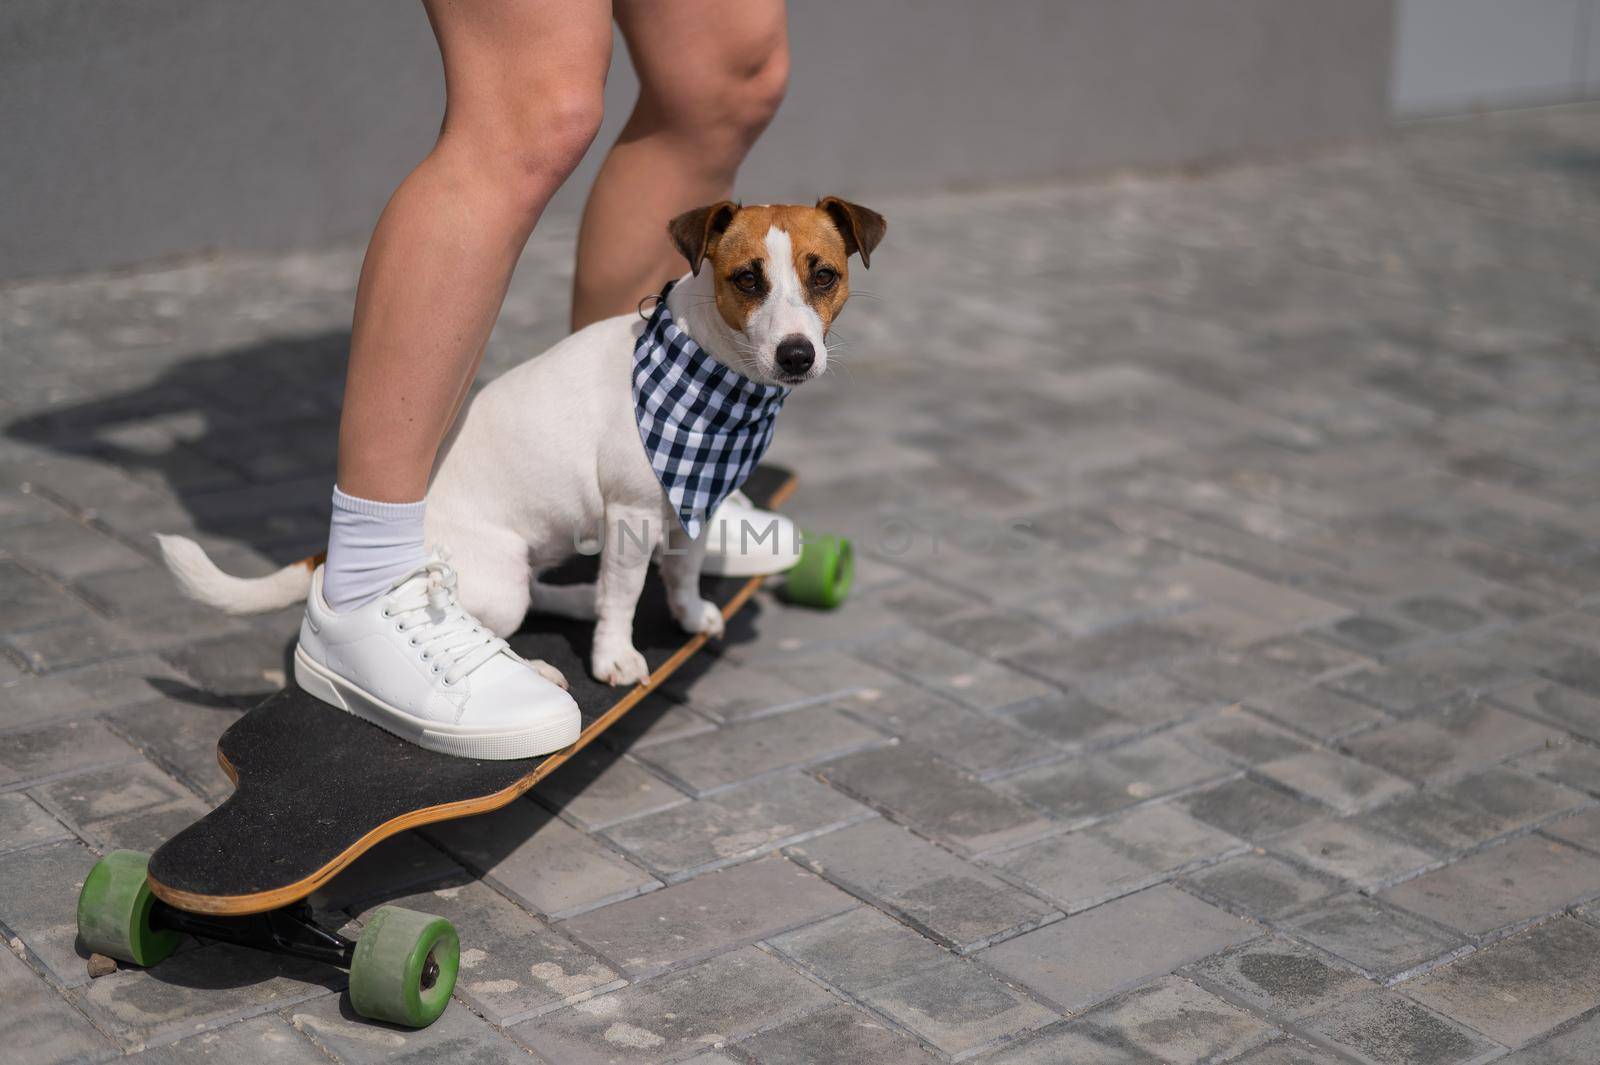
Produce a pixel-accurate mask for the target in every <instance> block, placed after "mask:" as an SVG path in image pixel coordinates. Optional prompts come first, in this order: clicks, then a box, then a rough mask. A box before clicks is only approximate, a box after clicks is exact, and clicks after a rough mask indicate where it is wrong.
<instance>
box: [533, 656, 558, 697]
mask: <svg viewBox="0 0 1600 1065" xmlns="http://www.w3.org/2000/svg"><path fill="white" fill-rule="evenodd" d="M528 665H530V666H532V667H533V671H534V672H535V673H537V674H539V676H541V677H543V678H544V679H545V680H547V681H549V682H550V683H551V684H554V685H555V686H556V687H558V688H560V689H561V690H562V691H566V690H567V678H566V677H565V676H563V675H562V672H561V671H560V670H559V669H557V668H556V667H555V666H552V665H551V664H550V663H549V662H546V661H545V660H544V659H542V658H532V659H529V660H528Z"/></svg>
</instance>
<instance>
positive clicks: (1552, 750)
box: [1512, 742, 1600, 796]
mask: <svg viewBox="0 0 1600 1065" xmlns="http://www.w3.org/2000/svg"><path fill="white" fill-rule="evenodd" d="M1512 764H1513V765H1515V766H1519V767H1521V768H1523V769H1527V770H1529V771H1531V772H1534V773H1537V774H1539V775H1540V776H1541V777H1544V778H1545V779H1547V780H1554V781H1557V782H1558V783H1561V784H1565V785H1567V786H1568V787H1571V788H1577V789H1578V790H1579V791H1584V792H1588V793H1589V794H1590V795H1592V796H1600V749H1597V748H1594V747H1588V746H1584V745H1581V744H1577V743H1571V742H1566V743H1554V744H1550V745H1549V746H1547V747H1545V748H1544V749H1543V750H1539V751H1535V752H1534V753H1532V754H1526V755H1523V756H1522V757H1521V758H1517V759H1514V760H1513V761H1512Z"/></svg>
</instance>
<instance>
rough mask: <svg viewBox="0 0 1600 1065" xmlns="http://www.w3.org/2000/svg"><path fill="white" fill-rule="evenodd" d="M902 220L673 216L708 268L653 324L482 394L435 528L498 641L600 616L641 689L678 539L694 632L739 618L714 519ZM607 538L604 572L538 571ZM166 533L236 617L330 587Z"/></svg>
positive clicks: (610, 648) (560, 356)
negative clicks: (716, 572) (719, 564)
mask: <svg viewBox="0 0 1600 1065" xmlns="http://www.w3.org/2000/svg"><path fill="white" fill-rule="evenodd" d="M885 228H886V225H885V222H884V220H883V218H882V216H880V215H879V214H877V213H876V212H875V211H871V210H868V209H867V208H865V207H860V206H858V205H856V204H853V203H847V202H845V201H844V200H841V199H838V198H836V197H827V198H825V199H822V200H820V201H818V203H817V204H816V206H815V207H805V206H797V205H772V206H768V205H762V206H751V207H742V206H739V205H737V204H734V203H731V202H728V201H723V202H721V203H716V204H712V205H711V206H709V207H702V208H698V209H696V210H693V211H689V212H686V213H684V214H682V215H679V216H678V217H677V218H674V219H673V220H672V222H671V223H670V224H669V225H668V232H669V233H670V234H671V237H672V240H673V242H674V243H675V244H676V245H677V247H678V249H679V250H680V251H682V252H683V255H684V257H685V258H686V259H688V261H689V273H687V274H685V275H684V276H683V277H682V278H680V279H679V280H678V281H677V282H675V283H673V284H671V285H669V286H668V288H667V291H666V292H665V294H664V298H663V299H662V300H661V301H660V302H659V304H658V306H657V307H656V309H655V313H654V314H653V315H652V317H651V318H650V320H649V321H648V322H641V321H640V320H639V318H638V316H636V315H631V314H630V315H622V316H619V317H616V318H611V319H607V320H605V321H602V322H596V323H595V324H593V325H590V326H588V327H587V328H585V329H582V330H580V331H579V332H577V333H575V334H573V335H572V336H570V337H568V338H567V339H565V340H563V341H561V342H560V343H559V344H557V345H555V347H553V348H551V349H550V350H549V351H548V352H546V353H545V354H543V355H541V356H539V357H537V358H534V359H532V360H530V361H528V362H526V363H523V364H522V365H520V366H518V367H516V368H514V369H512V370H510V371H508V372H507V373H505V374H504V375H503V376H501V377H500V378H498V379H496V380H495V381H494V382H492V383H491V384H489V385H488V386H487V387H486V388H484V389H483V390H482V392H480V393H479V394H478V395H476V396H475V397H474V398H473V399H472V400H471V402H470V403H469V404H468V405H467V407H466V409H465V411H464V412H463V414H462V416H461V417H460V419H459V420H458V422H457V424H456V427H455V429H454V431H453V432H452V434H451V436H450V437H449V439H447V440H446V442H445V444H444V446H443V448H442V449H441V454H440V458H439V460H438V462H437V464H436V467H435V470H434V476H433V480H432V482H431V484H430V486H429V488H428V493H427V512H426V525H425V531H426V539H427V542H428V544H429V545H431V546H435V547H438V546H445V547H447V548H448V550H449V553H450V556H451V566H452V567H453V568H454V570H455V572H456V574H457V575H458V576H457V578H456V579H457V580H458V582H459V583H458V588H457V592H458V595H459V602H460V604H461V606H462V607H463V608H464V609H465V610H466V611H467V612H469V613H470V614H471V615H473V616H475V617H476V618H478V619H479V620H480V621H481V622H482V624H483V625H484V626H486V627H487V628H488V629H490V630H492V632H493V633H494V634H495V635H496V636H498V637H505V636H509V635H510V634H511V633H513V632H514V631H516V629H517V627H518V626H519V625H520V624H521V622H522V619H523V617H524V615H526V614H527V612H528V610H529V607H530V606H532V608H533V609H535V610H540V611H544V612H548V613H555V614H562V615H565V616H570V617H578V618H584V619H589V620H593V621H594V622H595V631H594V644H593V653H592V657H591V660H590V669H591V670H592V671H593V673H594V675H595V677H596V678H598V679H600V680H603V681H605V682H606V683H608V684H615V685H631V684H637V683H640V682H642V681H645V680H646V679H647V678H648V676H649V669H648V667H647V666H646V664H645V659H644V656H643V655H641V654H640V653H639V651H638V650H637V649H636V648H635V647H634V644H633V617H634V609H635V606H636V604H637V602H638V598H639V595H640V592H641V591H642V589H643V587H644V583H645V574H646V570H647V567H648V565H649V562H650V559H651V556H652V553H653V552H654V550H655V548H656V547H657V546H665V547H666V548H668V550H664V551H662V552H661V553H660V566H661V575H662V579H663V582H664V584H665V586H666V589H667V595H668V597H669V602H670V606H671V608H672V614H673V617H675V618H676V619H677V621H678V623H679V624H680V625H682V626H683V629H684V631H685V632H689V633H704V634H706V635H708V636H717V635H720V634H721V633H722V627H723V622H722V613H721V611H719V610H718V609H717V608H716V606H715V605H713V604H712V603H710V602H708V601H707V600H705V599H703V598H702V597H701V595H700V571H701V565H702V561H703V560H704V557H705V551H706V546H705V540H706V536H705V535H704V529H705V527H706V525H707V522H708V520H709V519H710V517H711V515H712V514H713V512H714V511H715V510H716V507H717V505H718V504H719V503H721V502H722V501H723V500H724V499H726V498H727V496H728V495H729V494H730V493H731V492H732V491H733V490H735V489H737V488H738V486H739V484H740V483H741V482H742V481H743V479H744V477H745V476H747V475H748V474H749V472H750V470H751V469H753V468H754V466H755V464H756V461H757V460H759V458H760V457H761V452H762V451H763V450H764V449H765V447H766V445H767V442H768V441H769V440H770V438H771V430H772V420H773V419H774V418H775V417H776V415H777V411H778V408H779V407H780V406H781V405H782V401H783V398H784V397H785V396H787V394H788V392H789V390H790V389H792V388H793V387H795V386H797V385H800V384H802V383H804V382H806V381H809V380H811V379H813V378H815V377H817V376H819V375H820V374H822V373H823V372H824V371H825V370H826V369H827V367H828V348H827V345H826V342H825V341H826V337H827V334H828V330H829V328H830V326H831V325H832V324H833V321H834V319H835V318H837V317H838V315H839V312H840V310H841V309H842V308H843V307H844V303H845V300H846V298H847V297H848V296H849V292H850V283H849V262H848V260H849V257H850V256H851V255H852V254H859V255H860V256H861V263H862V265H863V266H867V265H869V260H870V257H871V255H872V251H873V249H875V248H876V247H877V246H878V243H879V241H881V240H882V239H883V235H884V232H885ZM703 266H704V268H703ZM641 444H642V445H643V446H641ZM595 540H599V541H600V542H601V552H600V570H599V579H598V582H597V583H596V584H594V585H584V586H552V585H546V584H541V583H540V582H539V581H538V574H539V573H540V572H541V571H543V570H546V569H549V568H550V567H553V566H555V565H557V564H559V563H560V562H562V561H564V560H565V559H566V558H568V557H570V556H571V555H572V554H573V553H574V551H575V546H576V545H578V544H581V543H585V542H589V543H592V542H594V541H595ZM160 542H161V547H162V551H163V554H164V556H165V558H166V561H167V564H168V566H169V567H170V568H171V570H172V571H173V573H174V574H175V576H176V577H177V579H178V581H179V583H180V585H181V586H182V588H183V590H184V591H185V592H186V593H187V594H188V595H189V596H191V597H193V598H195V599H198V600H200V601H202V602H205V603H209V604H211V605H212V606H215V607H218V608H219V609H222V610H226V611H228V612H230V613H236V614H247V613H259V612H264V611H268V610H276V609H281V608H283V607H285V606H288V605H290V604H292V603H295V602H298V601H300V600H302V599H305V598H306V596H307V594H308V593H309V592H311V591H312V582H313V573H314V569H315V565H316V561H317V559H316V558H311V559H305V560H302V561H301V562H297V563H294V564H291V565H289V566H286V567H284V568H283V569H281V570H279V571H278V572H277V573H274V574H272V575H270V576H267V577H262V578H259V579H255V580H245V579H241V578H237V577H232V576H229V575H227V574H225V573H223V572H222V571H221V570H219V569H218V568H217V567H216V565H215V564H213V563H212V561H211V560H210V559H209V558H208V557H207V556H206V554H205V553H204V551H203V550H202V549H201V548H200V546H199V545H198V544H196V543H194V542H193V541H192V540H187V539H185V538H183V537H178V536H163V537H161V538H160ZM309 619H310V613H309V612H308V624H311V623H312V622H311V621H310V620H309ZM312 643H313V641H311V640H309V639H308V638H306V636H305V634H304V633H302V641H301V647H300V648H297V650H296V656H295V675H296V679H297V680H298V681H300V683H301V686H302V687H305V688H306V689H307V690H309V691H311V692H312V693H313V694H318V695H320V696H321V697H322V698H324V699H326V700H327V701H329V702H333V703H335V705H346V700H341V699H338V698H329V694H328V693H326V692H324V691H323V690H322V689H323V688H326V687H327V686H328V684H329V683H330V677H329V676H327V675H325V674H327V673H328V670H327V669H326V668H324V667H325V664H324V663H319V662H318V661H317V660H316V656H314V655H311V654H308V653H307V647H308V646H311V645H312ZM533 665H534V667H535V668H536V669H538V670H539V671H540V672H541V673H542V674H543V675H544V676H546V677H547V678H548V679H550V680H552V681H554V682H555V683H557V684H560V685H562V686H563V687H564V686H565V680H564V679H563V678H562V677H561V676H560V674H559V672H557V671H556V670H555V669H553V668H552V667H550V666H549V665H547V664H545V663H542V662H536V663H533ZM331 679H332V680H336V679H337V678H331ZM347 708H348V709H353V708H351V707H348V706H347ZM379 723H380V724H383V723H384V722H382V721H379ZM385 727H389V726H388V725H386V726H385ZM419 742H420V741H419ZM480 753H481V752H480ZM487 756H489V757H495V756H501V757H506V756H508V755H504V754H500V755H496V754H488V755H487Z"/></svg>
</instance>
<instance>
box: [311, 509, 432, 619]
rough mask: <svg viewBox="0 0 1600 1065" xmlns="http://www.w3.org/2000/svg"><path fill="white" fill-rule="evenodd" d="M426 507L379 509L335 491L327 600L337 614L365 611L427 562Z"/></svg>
mask: <svg viewBox="0 0 1600 1065" xmlns="http://www.w3.org/2000/svg"><path fill="white" fill-rule="evenodd" d="M424 509H425V504H424V503H423V502H422V501H421V500H419V501H417V502H415V503H375V502H373V501H372V500H370V499H357V498H356V497H355V496H351V495H345V494H344V493H343V492H341V491H339V486H338V485H334V488H333V524H332V527H331V528H330V529H329V530H328V560H327V562H326V563H324V564H323V567H322V598H323V599H325V600H327V603H328V606H329V607H330V608H332V610H333V611H334V612H335V613H339V614H344V613H347V612H349V611H351V610H355V609H356V608H357V607H363V606H366V605H367V604H368V603H370V602H372V601H373V600H374V599H376V598H378V596H380V595H382V594H383V593H384V592H387V591H388V590H389V587H390V585H392V584H394V582H395V581H397V580H399V579H400V578H402V577H404V576H405V575H406V574H408V573H410V572H411V571H412V570H414V569H416V568H417V567H418V566H420V565H422V564H423V563H424V562H426V561H427V560H428V554H427V548H426V546H425V545H424V543H423V539H422V515H423V511H424Z"/></svg>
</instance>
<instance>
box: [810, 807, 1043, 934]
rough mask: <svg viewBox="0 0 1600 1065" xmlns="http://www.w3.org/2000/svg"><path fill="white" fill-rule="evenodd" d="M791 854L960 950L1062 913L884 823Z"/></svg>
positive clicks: (869, 824)
mask: <svg viewBox="0 0 1600 1065" xmlns="http://www.w3.org/2000/svg"><path fill="white" fill-rule="evenodd" d="M789 853H791V854H793V855H794V856H795V857H797V858H798V859H799V860H800V861H801V862H803V863H805V864H806V865H807V866H808V867H810V868H811V869H813V870H815V871H816V872H818V873H820V874H822V875H823V876H826V877H827V878H828V879H829V880H832V881H834V882H835V883H837V884H839V885H840V886H841V887H843V888H844V889H845V890H846V891H849V892H850V893H851V894H853V895H856V896H859V897H863V898H866V899H869V900H870V901H872V902H873V904H874V905H877V906H880V907H882V908H884V909H887V910H889V911H890V912H892V913H894V914H896V915H898V916H899V917H901V918H902V919H904V920H906V921H909V922H910V923H911V924H913V925H914V926H916V927H917V928H919V929H922V930H924V931H925V932H927V933H928V934H930V935H932V936H933V937H935V938H936V939H938V940H940V941H941V942H943V943H945V944H947V945H949V946H951V947H954V948H955V949H957V950H962V951H966V950H976V949H977V948H979V947H982V946H984V945H986V944H988V943H991V942H993V941H994V940H995V939H997V938H998V937H1000V936H1004V935H1008V934H1015V933H1016V932H1018V931H1021V930H1024V929H1028V928H1033V927H1036V926H1037V925H1039V924H1040V923H1041V922H1044V921H1048V920H1051V919H1053V918H1054V917H1056V916H1057V915H1058V914H1059V912H1060V911H1058V910H1056V909H1054V908H1053V907H1052V906H1051V905H1050V904H1048V903H1046V902H1044V901H1042V900H1040V899H1037V898H1035V897H1033V896H1032V895H1029V894H1027V893H1026V892H1024V891H1021V890H1019V889H1018V888H1015V887H1012V886H1011V885H1010V884H1007V883H1004V882H1003V881H1001V880H999V879H998V878H996V877H995V876H993V875H992V874H990V873H988V872H985V871H984V870H982V869H980V868H978V867H977V866H975V865H973V864H971V863H970V862H965V861H963V860H961V859H960V858H957V857H956V856H955V855H953V854H951V853H949V852H948V851H945V850H941V849H940V848H938V847H936V846H934V845H933V844H932V843H928V842H926V841H925V840H922V839H919V838H917V837H916V836H913V835H912V834H911V833H909V832H907V831H906V830H905V829H902V828H900V827H898V826H896V825H892V824H889V823H887V822H884V821H867V822H864V823H862V824H859V825H854V826H852V827H850V828H846V829H841V830H840V831H838V832H830V833H828V834H827V835H826V836H820V837H818V838H817V839H814V840H810V841H807V842H805V843H802V844H800V845H798V846H795V847H791V848H789Z"/></svg>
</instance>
